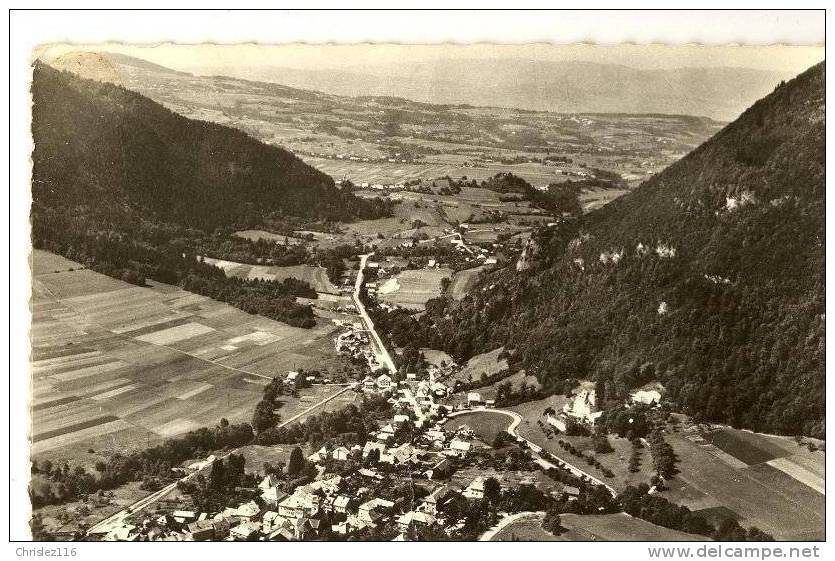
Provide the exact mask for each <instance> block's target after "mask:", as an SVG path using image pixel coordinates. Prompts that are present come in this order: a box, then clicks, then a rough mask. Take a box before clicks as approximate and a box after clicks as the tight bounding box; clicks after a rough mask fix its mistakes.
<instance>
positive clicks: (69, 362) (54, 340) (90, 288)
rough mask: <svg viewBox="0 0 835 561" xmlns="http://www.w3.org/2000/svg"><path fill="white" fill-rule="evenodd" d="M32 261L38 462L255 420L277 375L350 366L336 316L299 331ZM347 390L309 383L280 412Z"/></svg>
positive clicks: (183, 295) (159, 287) (154, 287)
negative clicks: (337, 340)
mask: <svg viewBox="0 0 835 561" xmlns="http://www.w3.org/2000/svg"><path fill="white" fill-rule="evenodd" d="M33 263H34V265H33V280H32V288H33V297H32V302H31V307H32V329H31V342H32V388H33V392H32V397H31V401H30V404H31V411H32V425H33V427H32V456H33V457H34V458H36V459H41V458H48V459H51V460H53V461H56V460H60V461H64V460H67V461H70V462H71V463H78V464H81V465H88V466H89V465H92V464H94V463H95V461H97V460H100V459H103V458H104V457H106V456H107V455H108V454H111V453H116V452H124V451H127V450H131V449H136V448H143V447H147V446H150V445H153V444H157V443H159V442H160V441H162V440H164V439H165V438H167V437H170V436H174V435H177V434H181V433H183V432H186V431H189V430H192V429H195V428H198V427H202V426H213V425H215V424H217V423H218V422H219V421H220V419H221V418H222V417H225V418H227V419H228V420H229V421H230V422H248V421H249V420H250V419H251V416H252V408H253V406H254V404H255V403H256V402H257V401H258V400H259V399H260V398H261V394H262V390H263V386H264V385H265V384H266V383H267V382H268V381H269V380H270V379H271V378H272V377H273V376H283V375H284V374H285V373H286V372H287V371H288V370H291V369H296V368H322V367H325V366H329V365H334V366H335V365H338V364H339V358H338V356H337V355H336V352H335V350H334V348H333V342H332V337H333V336H334V335H335V330H336V327H335V326H334V325H333V324H332V323H331V322H330V321H320V322H319V325H317V326H316V327H314V328H313V329H310V330H307V329H298V328H294V327H290V326H288V325H286V324H283V323H279V322H276V321H273V320H269V319H266V318H263V317H260V316H255V315H250V314H247V313H245V312H242V311H240V310H237V309H235V308H233V307H231V306H229V305H226V304H223V303H220V302H216V301H213V300H211V299H209V298H206V297H203V296H198V295H195V294H191V293H189V292H185V291H183V290H181V289H179V288H177V287H174V286H170V285H164V284H160V283H151V284H150V286H148V287H137V286H134V285H130V284H127V283H124V282H121V281H119V280H115V279H112V278H110V277H106V276H104V275H100V274H98V273H95V272H93V271H89V270H87V269H84V268H83V267H82V266H81V265H79V264H77V263H72V262H68V261H67V260H66V259H63V258H59V257H56V256H54V255H52V254H49V253H46V252H43V251H39V250H35V252H34V255H33ZM56 271H57V272H56ZM337 389H338V388H334V389H330V388H325V387H321V386H316V387H313V388H310V389H308V390H304V391H303V392H302V394H301V396H300V400H293V399H289V400H288V402H287V403H286V404H285V406H284V408H283V409H282V411H281V414H282V416H283V417H285V418H286V417H289V416H290V415H292V414H293V412H294V411H297V410H298V411H301V410H303V409H304V408H306V407H309V405H310V403H311V401H310V400H316V399H321V398H322V397H324V396H326V395H328V393H329V392H331V393H332V392H334V391H337ZM296 401H299V403H295V402H296Z"/></svg>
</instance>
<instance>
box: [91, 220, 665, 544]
mask: <svg viewBox="0 0 835 561" xmlns="http://www.w3.org/2000/svg"><path fill="white" fill-rule="evenodd" d="M466 229H467V225H462V226H461V227H460V228H459V229H456V230H450V231H449V232H445V233H444V236H445V239H447V240H449V242H450V243H451V246H452V247H453V248H454V250H453V253H451V254H450V253H449V252H447V253H445V254H444V255H445V256H446V257H442V256H438V257H437V258H434V257H428V256H423V257H421V258H420V259H418V264H419V266H422V269H424V270H430V271H431V270H435V269H438V268H440V267H443V266H448V262H447V263H442V261H441V259H442V258H445V259H447V260H449V255H452V256H453V257H452V258H453V259H456V258H458V259H460V258H462V257H463V258H464V259H466V260H467V261H469V260H470V259H473V260H479V261H480V262H482V263H487V264H490V263H491V262H493V263H494V262H495V258H494V257H493V255H492V254H491V252H489V251H488V250H486V249H484V248H481V247H478V246H474V247H470V246H469V245H467V244H466V243H465V242H464V241H463V239H462V232H466ZM456 256H460V257H456ZM393 258H394V259H397V256H396V255H394V256H393ZM372 259H375V260H372ZM391 259H392V256H391V255H388V256H381V257H380V258H376V257H375V256H374V253H373V252H371V253H368V254H365V255H362V256H360V261H359V266H358V269H357V271H356V274H355V276H353V280H354V282H353V286H350V287H349V286H345V287H343V291H344V292H348V291H350V294H351V303H350V304H346V305H345V306H344V307H345V310H346V311H348V312H351V313H352V314H354V313H355V314H356V315H350V316H348V317H347V319H346V318H345V317H340V318H334V319H333V320H332V321H333V323H334V324H335V325H337V326H338V327H340V328H341V331H340V332H339V333H338V334H337V336H336V337H335V338H334V345H335V349H336V351H337V352H338V353H339V354H340V355H341V356H343V357H344V358H345V359H347V360H349V361H352V362H353V363H355V364H357V365H361V367H362V368H361V371H364V372H365V375H364V376H362V377H361V378H358V379H355V380H349V381H348V382H347V385H346V388H345V391H351V392H354V393H355V394H356V396H357V399H358V400H359V401H360V402H361V403H363V404H366V403H375V404H377V405H376V406H377V407H378V409H379V408H382V410H384V411H385V414H383V415H382V416H379V417H378V418H377V419H376V420H375V422H374V423H373V428H372V430H370V431H369V432H368V433H367V434H366V435H364V437H360V436H359V435H357V434H356V433H351V434H352V435H353V438H345V437H344V435H337V436H336V437H334V438H325V439H317V440H320V443H319V444H316V445H315V446H312V445H309V450H310V453H309V454H307V455H306V456H302V452H301V448H300V447H295V448H294V449H293V450H292V453H291V459H290V461H289V462H288V463H287V465H286V466H284V467H283V468H278V469H276V468H275V467H272V468H270V469H271V471H267V470H266V469H265V471H264V472H255V473H256V474H260V475H258V477H257V478H256V479H253V477H254V476H253V475H252V474H249V475H247V476H246V478H245V479H246V480H247V481H248V483H246V484H244V485H238V484H236V485H235V487H234V492H233V493H231V495H230V496H229V497H227V500H226V503H229V502H230V500H231V498H232V497H233V496H234V497H237V498H238V499H240V502H238V503H237V504H225V506H224V508H222V509H220V510H217V511H214V512H209V511H200V510H199V509H196V508H195V501H194V500H193V499H190V498H189V497H190V495H189V494H188V493H176V494H177V495H178V496H179V497H180V498H179V499H171V498H168V499H166V498H163V496H162V495H160V496H159V497H158V501H151V502H147V501H146V502H145V503H143V504H142V505H141V509H137V510H135V511H131V510H130V509H129V510H128V511H126V512H125V513H124V516H122V517H114V518H113V519H112V523H102V524H99V525H97V526H95V527H93V528H92V529H91V530H90V531H89V532H88V535H89V536H90V537H92V538H98V539H101V540H104V541H111V540H114V541H124V540H128V541H136V540H139V541H210V540H224V541H252V540H266V541H301V540H318V539H329V540H334V539H337V540H339V539H345V540H348V539H360V538H361V539H369V538H371V539H385V540H394V541H403V540H415V539H422V537H426V536H425V535H427V533H430V534H431V535H432V536H434V538H433V539H462V538H463V539H477V538H478V537H479V536H480V535H483V534H485V532H487V531H488V530H489V529H490V528H491V527H494V526H501V524H502V523H506V522H507V521H508V520H511V519H512V516H513V514H514V513H516V512H519V511H534V512H535V511H544V510H548V509H556V508H559V510H561V511H569V512H571V511H577V512H593V513H597V512H600V513H604V512H610V511H612V510H613V509H615V508H616V507H615V506H614V502H613V500H614V498H615V497H616V495H617V490H616V489H615V488H614V487H613V486H612V485H610V484H609V483H606V482H604V481H603V480H602V479H601V478H599V477H597V476H595V475H593V474H591V473H590V472H589V471H588V470H586V469H583V468H581V467H579V466H580V464H579V463H577V464H576V465H575V464H573V463H570V462H568V461H565V460H564V459H560V458H557V457H555V456H554V455H553V454H551V453H549V452H547V451H545V450H544V449H543V447H542V446H540V445H537V444H535V443H534V442H532V441H531V440H529V439H528V438H525V437H523V436H520V435H519V434H518V433H517V432H516V428H517V427H518V426H519V424H520V423H521V421H522V418H521V417H520V415H519V414H517V413H515V412H513V411H510V410H503V409H499V408H497V407H496V400H495V399H491V398H489V397H486V398H483V397H482V394H481V393H480V392H479V391H476V390H477V388H475V389H472V390H468V389H467V386H462V383H461V381H460V380H457V379H456V375H457V374H458V373H459V372H460V370H461V366H460V365H458V364H456V363H455V362H454V361H452V360H449V361H446V360H443V361H441V362H440V363H427V364H425V365H423V366H422V367H421V368H420V369H418V370H417V371H404V369H403V368H398V367H397V365H396V363H395V361H394V360H393V358H392V354H390V352H389V350H388V349H387V348H386V344H385V343H384V342H383V340H382V338H381V337H380V334H379V333H378V332H377V330H376V328H375V325H374V323H373V321H372V319H371V317H370V316H369V313H368V311H367V310H366V303H373V304H374V305H375V306H379V307H382V308H383V309H388V310H391V309H394V308H395V306H394V305H393V304H391V303H386V302H385V301H384V300H382V299H380V300H378V298H380V297H383V296H384V294H385V292H386V290H385V288H384V287H385V286H386V285H390V284H391V283H392V282H397V281H396V279H395V277H393V276H391V271H387V270H386V268H387V267H388V268H389V269H391V268H393V267H391V265H390V263H391V262H392V261H391ZM396 270H397V269H395V271H396ZM387 279H388V280H387ZM277 380H280V382H278V381H277V382H276V383H279V384H282V385H284V386H286V387H291V388H292V387H295V388H299V387H304V386H309V385H311V384H331V383H333V381H332V380H331V379H330V378H328V377H322V376H320V375H319V373H318V372H307V371H305V372H302V371H289V372H287V373H286V374H285V375H283V376H281V377H277ZM659 390H663V388H660V387H659V388H657V389H656V388H652V389H648V390H642V391H639V392H636V393H634V394H633V395H632V397H631V402H632V403H634V404H636V405H644V406H649V407H655V406H657V405H658V404H659V403H660V401H661V392H660V391H659ZM602 414H603V411H602V410H601V409H600V408H598V406H597V401H596V396H595V390H594V389H593V388H588V387H585V388H584V387H582V386H581V387H580V388H579V391H578V393H576V395H574V396H573V398H572V399H571V400H570V401H568V402H567V403H566V404H565V406H564V407H563V408H562V409H561V410H560V411H556V410H553V409H550V408H549V409H546V410H545V411H543V418H544V419H545V420H546V423H547V425H549V426H550V427H551V429H550V430H551V431H553V432H554V433H567V434H570V433H571V432H572V431H573V430H576V427H578V426H579V427H586V428H584V429H582V430H584V431H589V430H594V425H595V423H596V422H597V420H598V419H599V418H600V417H601V415H602ZM323 415H327V413H323ZM478 415H482V416H484V420H485V421H486V422H488V424H493V423H495V422H496V419H497V418H499V419H501V421H500V424H503V426H504V427H505V429H504V430H498V431H497V434H496V435H495V436H494V437H493V439H492V441H491V440H489V439H488V438H486V437H485V435H484V432H483V431H481V430H474V428H473V426H470V425H468V424H467V423H466V422H463V421H462V422H458V421H457V420H456V417H459V416H460V417H461V418H462V419H465V420H466V421H469V422H471V423H479V422H480V421H481V417H478ZM310 422H311V419H310V417H308V418H307V419H303V420H301V421H300V423H301V424H302V425H304V424H306V423H310ZM540 424H542V421H540ZM474 426H475V425H474ZM543 426H544V425H543ZM476 428H478V427H477V426H476ZM549 438H550V436H549ZM292 455H295V456H296V458H295V463H296V464H297V465H295V466H292V467H291V465H290V464H293V463H294V459H293V457H292ZM230 457H231V458H234V457H235V451H234V450H232V451H226V453H225V454H223V455H220V453H219V452H218V453H216V454H213V455H210V456H208V457H207V458H205V459H203V460H197V461H194V462H191V463H189V464H188V465H187V466H185V467H184V468H181V469H180V471H181V474H182V478H181V479H180V480H179V481H178V482H177V484H176V488H177V489H178V490H182V489H191V490H192V491H194V485H195V484H194V481H205V480H206V472H210V473H209V480H211V479H212V478H213V477H214V475H215V473H216V472H217V471H218V470H220V472H221V473H222V472H223V471H224V470H225V471H227V472H228V471H229V469H230V466H229V465H228V464H229V463H230V460H229V458H230ZM224 458H226V464H224ZM224 465H225V466H226V467H224ZM509 468H513V469H512V472H513V473H514V475H513V477H510V478H509V479H507V480H505V478H504V477H503V476H502V474H503V473H507V472H508V469H509ZM520 474H521V475H520ZM497 478H498V479H497ZM500 480H501V481H502V482H501V483H500V482H499V481H500ZM241 481H243V480H241ZM238 483H240V481H239V482H238ZM174 487H175V486H174V485H172V486H170V488H171V490H173V489H174ZM198 487H199V485H198ZM520 487H521V488H524V489H525V490H526V492H525V493H522V494H521V496H522V497H526V498H525V499H524V501H522V502H521V503H520V502H519V500H518V499H517V498H513V497H517V496H519V494H520V493H519V489H520ZM502 493H504V494H505V495H504V496H505V499H506V501H505V502H506V503H508V506H510V509H511V510H512V512H510V511H508V510H500V506H499V505H501V504H502V501H501V500H500V498H501V497H502V496H503V495H502ZM485 494H487V495H490V497H491V501H490V502H489V508H488V509H487V511H484V509H483V508H482V506H483V505H484V504H486V503H484V500H485ZM178 501H180V502H178ZM525 501H528V502H525ZM154 502H156V504H155V505H154V504H153V503H154ZM555 505H561V506H559V507H557V506H555ZM153 508H155V509H156V510H153ZM506 508H507V507H506ZM474 511H477V514H474ZM474 520H475V521H474ZM503 521H504V522H503ZM444 536H445V537H444Z"/></svg>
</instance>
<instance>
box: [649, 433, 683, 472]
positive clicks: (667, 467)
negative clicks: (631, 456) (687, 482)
mask: <svg viewBox="0 0 835 561" xmlns="http://www.w3.org/2000/svg"><path fill="white" fill-rule="evenodd" d="M647 442H649V453H650V455H651V456H652V465H653V467H655V471H656V473H658V475H660V476H661V477H663V478H664V479H669V478H671V477H672V476H673V475H675V473H676V454H675V452H674V451H673V447H672V446H670V444H669V443H668V442H667V441H666V440H664V434H663V433H662V432H661V431H660V430H654V431H652V432H651V433H650V435H649V437H648V438H647Z"/></svg>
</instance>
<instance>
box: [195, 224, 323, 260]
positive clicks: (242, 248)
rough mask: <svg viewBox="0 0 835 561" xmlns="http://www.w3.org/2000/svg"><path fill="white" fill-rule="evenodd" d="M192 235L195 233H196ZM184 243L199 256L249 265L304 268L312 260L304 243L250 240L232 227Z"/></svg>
mask: <svg viewBox="0 0 835 561" xmlns="http://www.w3.org/2000/svg"><path fill="white" fill-rule="evenodd" d="M189 233H192V234H196V231H195V230H191V231H190V232H189ZM183 242H184V245H185V244H187V245H188V247H189V248H190V249H191V251H192V252H193V253H195V254H196V255H202V256H206V257H212V258H214V259H222V260H225V261H235V262H236V263H248V264H250V265H274V266H278V267H286V266H290V265H301V264H302V263H305V262H306V261H307V259H308V257H309V256H308V253H307V249H306V248H305V246H304V244H301V243H290V242H285V243H276V242H275V241H273V240H269V239H264V238H261V239H258V240H249V239H246V238H240V237H237V236H234V235H233V232H232V230H231V229H229V228H223V229H220V228H219V229H217V230H215V232H214V233H213V234H212V235H211V236H202V237H197V236H195V237H194V238H192V239H190V238H185V239H183Z"/></svg>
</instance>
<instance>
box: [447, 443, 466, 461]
mask: <svg viewBox="0 0 835 561" xmlns="http://www.w3.org/2000/svg"><path fill="white" fill-rule="evenodd" d="M445 452H446V453H447V454H448V455H450V456H457V457H459V458H466V457H467V454H468V453H469V452H470V443H469V442H467V441H466V440H461V439H458V438H453V439H452V441H451V442H450V443H449V449H448V450H446V451H445Z"/></svg>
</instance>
